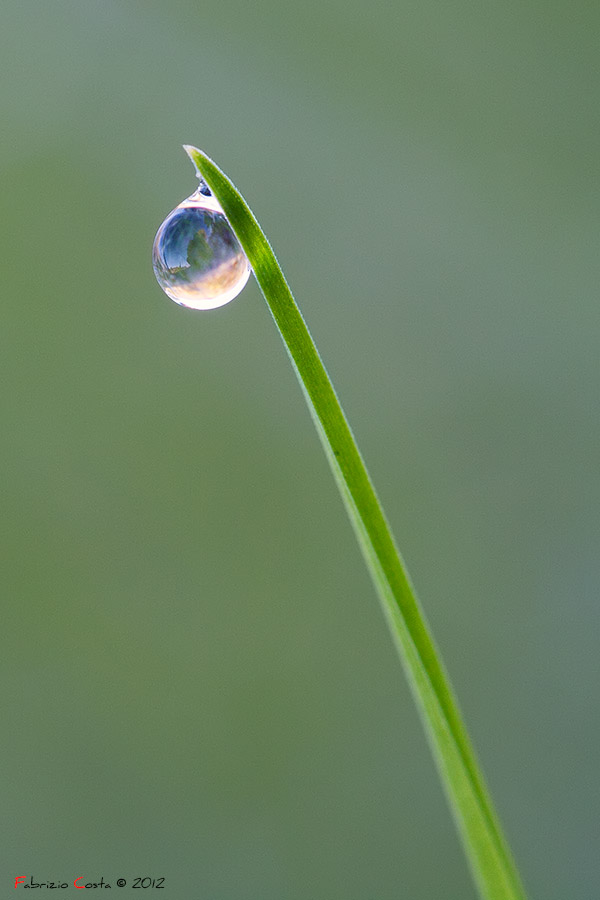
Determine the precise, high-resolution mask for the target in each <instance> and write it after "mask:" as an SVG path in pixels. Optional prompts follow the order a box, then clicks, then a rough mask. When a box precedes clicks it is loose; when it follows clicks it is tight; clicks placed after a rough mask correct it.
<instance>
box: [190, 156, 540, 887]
mask: <svg viewBox="0 0 600 900" xmlns="http://www.w3.org/2000/svg"><path fill="white" fill-rule="evenodd" d="M185 149H186V151H187V153H188V155H189V156H190V158H191V160H192V162H193V163H194V165H195V166H196V169H197V170H198V172H199V173H200V175H201V177H202V178H203V179H204V180H205V181H206V183H207V184H208V186H209V187H210V189H211V190H212V191H213V193H214V195H215V197H216V198H217V200H218V201H219V202H220V204H221V206H222V207H223V210H224V212H225V215H226V216H227V218H228V220H229V222H230V224H231V227H232V228H233V230H234V232H235V233H236V235H237V237H238V240H239V241H240V243H241V245H242V247H243V248H244V251H245V253H246V255H247V257H248V259H249V261H250V264H251V266H252V268H253V270H254V274H255V276H256V280H257V281H258V284H259V285H260V288H261V290H262V292H263V294H264V297H265V300H266V301H267V304H268V306H269V309H270V310H271V313H272V315H273V318H274V319H275V323H276V325H277V327H278V328H279V332H280V334H281V337H282V338H283V341H284V343H285V346H286V348H287V351H288V353H289V356H290V359H291V361H292V364H293V366H294V369H295V371H296V375H297V376H298V380H299V382H300V385H301V387H302V390H303V391H304V395H305V397H306V401H307V403H308V407H309V409H310V412H311V415H312V417H313V420H314V423H315V425H316V428H317V431H318V433H319V436H320V438H321V442H322V444H323V448H324V450H325V453H326V455H327V458H328V460H329V463H330V465H331V469H332V471H333V474H334V477H335V480H336V482H337V485H338V487H339V489H340V493H341V495H342V498H343V500H344V503H345V505H346V509H347V511H348V515H349V517H350V521H351V523H352V525H353V527H354V530H355V532H356V535H357V538H358V542H359V544H360V547H361V549H362V552H363V555H364V558H365V561H366V564H367V567H368V569H369V571H370V573H371V576H372V579H373V581H374V584H375V588H376V590H377V593H378V595H379V598H380V600H381V604H382V606H383V611H384V613H385V616H386V618H387V621H388V624H389V627H390V630H391V633H392V637H393V639H394V641H395V643H396V646H397V648H398V652H399V655H400V658H401V660H402V664H403V666H404V670H405V672H406V675H407V677H408V681H409V683H410V686H411V689H412V693H413V696H414V698H415V702H416V704H417V707H418V709H419V713H420V715H421V719H422V721H423V724H424V727H425V731H426V733H427V736H428V740H429V744H430V746H431V749H432V752H433V756H434V758H435V761H436V763H437V766H438V770H439V773H440V776H441V779H442V783H443V785H444V787H445V791H446V795H447V797H448V800H449V803H450V807H451V809H452V812H453V815H454V818H455V821H456V824H457V827H458V830H459V833H460V835H461V838H462V842H463V846H464V849H465V853H466V856H467V859H468V861H469V864H470V867H471V871H472V873H473V877H474V879H475V882H476V884H477V887H478V889H479V892H480V894H481V897H482V898H485V900H526V898H525V891H524V888H523V886H522V884H521V881H520V879H519V875H518V872H517V870H516V867H515V864H514V862H513V860H512V857H511V853H510V850H509V848H508V845H507V843H506V841H505V839H504V836H503V834H502V830H501V827H500V823H499V820H498V817H497V815H496V812H495V810H494V807H493V804H492V801H491V798H490V795H489V793H488V790H487V788H486V785H485V782H484V779H483V776H482V774H481V771H480V768H479V765H478V763H477V760H476V757H475V754H474V751H473V748H472V745H471V742H470V740H469V736H468V734H467V730H466V728H465V725H464V723H463V720H462V717H461V714H460V711H459V708H458V704H457V701H456V699H455V697H454V693H453V691H452V688H451V685H450V680H449V678H448V675H447V674H446V672H445V669H444V666H443V664H442V661H441V657H440V654H439V651H438V650H437V648H436V646H435V644H434V642H433V639H432V636H431V633H430V631H429V628H428V625H427V622H426V620H425V617H424V614H423V612H422V611H421V607H420V604H419V601H418V600H417V596H416V593H415V590H414V588H413V586H412V584H411V582H410V579H409V576H408V573H407V570H406V567H405V565H404V562H403V560H402V557H401V556H400V553H399V551H398V549H397V548H396V545H395V543H394V539H393V537H392V533H391V530H390V527H389V525H388V523H387V521H386V518H385V515H384V512H383V509H382V507H381V504H380V502H379V500H378V499H377V495H376V493H375V490H374V488H373V485H372V484H371V481H370V478H369V475H368V473H367V470H366V467H365V464H364V462H363V460H362V457H361V455H360V453H359V450H358V447H357V445H356V441H355V440H354V437H353V435H352V432H351V430H350V427H349V425H348V422H347V421H346V417H345V416H344V413H343V411H342V407H341V405H340V402H339V400H338V398H337V396H336V393H335V391H334V388H333V385H332V383H331V381H330V379H329V376H328V375H327V372H326V370H325V367H324V366H323V363H322V362H321V358H320V356H319V353H318V351H317V348H316V346H315V344H314V342H313V339H312V337H311V336H310V333H309V331H308V328H307V327H306V325H305V323H304V319H303V318H302V314H301V313H300V310H299V309H298V307H297V305H296V302H295V300H294V298H293V296H292V293H291V291H290V289H289V287H288V285H287V282H286V280H285V278H284V276H283V272H282V271H281V269H280V267H279V264H278V262H277V260H276V258H275V255H274V253H273V251H272V249H271V246H270V244H269V242H268V241H267V239H266V237H265V235H264V234H263V232H262V229H261V228H260V226H259V224H258V222H257V221H256V219H255V218H254V215H253V213H252V211H251V210H250V208H249V207H248V205H247V204H246V202H245V201H244V199H243V198H242V197H241V195H240V194H239V192H238V191H237V190H236V188H235V187H234V186H233V184H232V183H231V181H230V180H229V179H228V178H227V176H226V175H225V174H224V173H223V172H222V171H221V170H220V169H219V168H218V166H216V165H215V163H214V162H213V161H212V160H211V159H209V158H208V157H207V156H206V155H205V154H204V153H202V152H201V151H200V150H197V149H196V148H195V147H189V146H186V147H185Z"/></svg>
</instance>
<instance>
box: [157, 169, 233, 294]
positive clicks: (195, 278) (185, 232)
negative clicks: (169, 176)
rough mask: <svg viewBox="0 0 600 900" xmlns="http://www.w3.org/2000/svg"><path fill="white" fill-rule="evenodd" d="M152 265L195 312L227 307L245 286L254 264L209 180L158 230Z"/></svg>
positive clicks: (167, 291)
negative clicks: (244, 249)
mask: <svg viewBox="0 0 600 900" xmlns="http://www.w3.org/2000/svg"><path fill="white" fill-rule="evenodd" d="M152 265H153V268H154V274H155V275H156V279H157V281H158V283H159V284H160V286H161V288H162V289H163V291H164V292H165V294H167V295H168V296H169V297H170V298H171V299H172V300H174V301H175V303H179V304H180V305H181V306H188V307H189V308H190V309H216V308H217V307H218V306H225V304H226V303H229V302H230V301H231V300H233V299H234V298H235V297H237V295H238V294H239V293H240V291H241V290H242V289H243V288H244V287H245V285H246V282H247V281H248V278H249V277H250V264H249V263H248V260H247V258H246V254H245V253H244V251H243V250H242V248H241V246H240V243H239V241H238V239H237V238H236V236H235V234H234V233H233V231H232V229H231V226H230V224H229V222H228V221H227V219H226V218H225V214H224V213H223V210H222V209H221V206H220V205H219V203H218V202H217V200H216V199H215V198H214V197H213V195H212V194H211V192H210V189H209V188H208V186H207V185H206V184H205V182H204V181H202V180H200V186H199V188H198V190H197V191H196V192H195V193H194V194H192V196H191V197H188V199H187V200H184V201H183V203H180V204H179V206H178V207H176V208H175V209H174V210H173V212H171V213H169V215H168V216H167V218H166V219H165V221H164V222H163V223H162V225H161V226H160V228H159V229H158V231H157V233H156V237H155V238H154V247H153V249H152Z"/></svg>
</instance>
